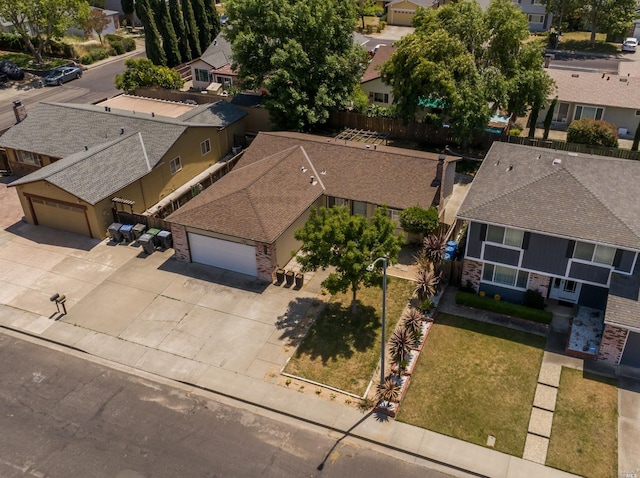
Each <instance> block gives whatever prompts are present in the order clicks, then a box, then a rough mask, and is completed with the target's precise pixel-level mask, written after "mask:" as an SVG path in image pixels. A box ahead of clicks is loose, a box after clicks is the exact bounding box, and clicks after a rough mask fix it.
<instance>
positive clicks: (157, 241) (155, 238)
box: [146, 227, 161, 247]
mask: <svg viewBox="0 0 640 478" xmlns="http://www.w3.org/2000/svg"><path fill="white" fill-rule="evenodd" d="M160 231H161V229H158V228H156V227H152V228H151V229H148V230H147V232H146V233H147V234H149V235H151V236H153V245H154V246H156V247H160V239H159V238H158V233H159V232H160Z"/></svg>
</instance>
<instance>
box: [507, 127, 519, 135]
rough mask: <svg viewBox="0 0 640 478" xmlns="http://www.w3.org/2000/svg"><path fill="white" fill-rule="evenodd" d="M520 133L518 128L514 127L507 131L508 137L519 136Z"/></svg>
mask: <svg viewBox="0 0 640 478" xmlns="http://www.w3.org/2000/svg"><path fill="white" fill-rule="evenodd" d="M521 133H522V130H521V129H519V128H516V127H515V126H514V127H513V128H511V129H510V130H509V136H520V134H521Z"/></svg>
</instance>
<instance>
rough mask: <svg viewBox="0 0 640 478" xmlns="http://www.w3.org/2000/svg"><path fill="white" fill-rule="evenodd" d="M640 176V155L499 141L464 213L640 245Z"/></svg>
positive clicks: (466, 216)
mask: <svg viewBox="0 0 640 478" xmlns="http://www.w3.org/2000/svg"><path fill="white" fill-rule="evenodd" d="M554 160H556V161H555V162H556V164H555V165H554ZM557 160H560V162H559V163H558V161H557ZM638 177H640V162H639V161H630V160H624V159H615V158H608V157H602V156H592V155H585V154H578V153H569V152H564V151H556V150H550V149H545V148H535V147H531V146H521V145H515V144H509V143H500V142H495V143H493V146H492V147H491V149H490V150H489V152H488V153H487V156H486V157H485V159H484V162H483V163H482V166H481V167H480V169H479V170H478V173H477V174H476V177H475V178H474V180H473V183H472V185H471V188H470V190H469V193H468V194H467V197H466V198H465V200H464V201H463V203H462V205H461V206H460V209H459V211H458V217H460V218H462V219H468V220H475V221H480V222H488V223H494V224H500V225H503V226H511V227H516V228H522V229H526V230H530V231H535V232H540V233H547V234H552V235H558V236H562V237H569V238H575V239H582V240H586V241H594V242H601V243H605V244H610V245H614V246H621V247H625V248H631V249H635V250H640V221H639V220H638V218H640V201H639V200H638V198H639V197H640V182H639V181H638V179H637V178H638Z"/></svg>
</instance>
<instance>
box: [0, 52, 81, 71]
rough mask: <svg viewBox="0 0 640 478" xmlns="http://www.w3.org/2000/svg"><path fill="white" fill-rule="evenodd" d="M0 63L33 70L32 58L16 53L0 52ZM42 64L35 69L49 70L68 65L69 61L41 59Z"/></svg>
mask: <svg viewBox="0 0 640 478" xmlns="http://www.w3.org/2000/svg"><path fill="white" fill-rule="evenodd" d="M0 61H11V62H13V63H15V64H16V65H18V66H19V67H20V68H34V69H35V66H34V65H33V63H32V62H33V56H32V55H27V54H26V53H16V52H8V51H6V52H0ZM43 61H44V64H42V65H38V68H37V69H41V70H50V69H51V68H55V67H56V66H61V65H66V64H67V63H69V60H65V59H62V58H46V57H45V58H43Z"/></svg>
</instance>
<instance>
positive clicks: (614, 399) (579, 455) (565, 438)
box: [547, 368, 618, 478]
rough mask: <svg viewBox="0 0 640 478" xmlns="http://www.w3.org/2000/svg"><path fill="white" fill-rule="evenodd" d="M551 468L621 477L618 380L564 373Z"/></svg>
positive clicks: (549, 459) (550, 453) (551, 444)
mask: <svg viewBox="0 0 640 478" xmlns="http://www.w3.org/2000/svg"><path fill="white" fill-rule="evenodd" d="M547 465H548V466H553V467H555V468H560V469H562V470H566V471H568V472H570V473H575V474H578V475H581V476H585V477H593V478H596V477H602V476H617V473H618V389H617V382H616V380H614V379H606V378H603V377H599V376H596V375H591V374H588V373H584V374H583V372H581V371H580V370H574V369H569V368H563V369H562V376H561V377H560V388H559V390H558V399H557V402H556V411H555V413H554V416H553V428H552V429H551V438H550V440H549V450H548V453H547Z"/></svg>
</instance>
